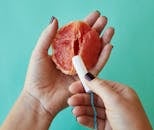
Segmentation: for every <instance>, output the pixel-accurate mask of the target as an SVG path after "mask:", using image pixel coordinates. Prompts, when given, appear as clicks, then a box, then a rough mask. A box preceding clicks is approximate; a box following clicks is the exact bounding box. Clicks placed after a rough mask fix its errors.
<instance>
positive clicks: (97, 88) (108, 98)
mask: <svg viewBox="0 0 154 130" xmlns="http://www.w3.org/2000/svg"><path fill="white" fill-rule="evenodd" d="M85 78H86V79H88V78H89V79H88V80H90V77H89V76H88V75H86V76H85ZM88 80H85V82H86V83H87V85H88V87H89V89H90V90H91V91H93V92H94V93H95V94H97V95H98V96H100V97H101V99H102V100H103V102H104V106H105V108H108V107H109V106H111V105H112V106H114V105H115V104H116V103H119V101H120V100H121V98H120V96H119V94H118V93H117V92H115V91H114V90H113V89H112V87H111V86H110V85H109V84H107V83H106V82H105V81H104V80H101V79H98V78H95V79H93V80H91V81H88ZM121 101H122V100H121Z"/></svg>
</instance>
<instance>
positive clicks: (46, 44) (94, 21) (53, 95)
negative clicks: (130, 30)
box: [1, 11, 114, 130]
mask: <svg viewBox="0 0 154 130" xmlns="http://www.w3.org/2000/svg"><path fill="white" fill-rule="evenodd" d="M84 21H85V22H86V23H88V24H89V25H90V26H91V27H92V28H94V29H96V30H97V31H98V33H100V34H101V32H102V30H103V29H104V27H105V25H106V23H107V19H106V18H105V17H104V16H101V15H100V13H99V12H98V11H94V12H92V13H91V14H89V15H88V16H87V17H86V18H85V19H84ZM57 29H58V21H57V19H54V20H53V21H52V22H51V23H50V24H49V25H48V26H47V28H46V29H45V30H44V31H43V32H42V34H41V36H40V38H39V40H38V42H37V44H36V47H35V48H34V50H33V52H32V56H31V59H30V63H29V67H28V70H27V75H26V79H25V84H24V88H23V90H22V92H21V94H20V96H19V98H18V100H17V101H16V103H15V105H14V106H13V108H12V110H11V111H10V113H9V114H8V116H7V118H6V120H5V121H4V123H3V124H2V126H1V129H2V130H10V129H11V130H18V129H19V130H27V129H28V130H46V129H48V128H49V126H50V124H51V122H52V120H53V119H54V117H55V116H56V114H57V113H58V112H59V111H61V110H62V109H64V108H66V107H67V106H68V104H67V99H68V97H69V96H71V93H70V92H69V91H68V88H69V85H70V84H71V83H73V82H74V81H76V80H78V78H77V76H67V75H64V74H63V73H61V72H60V71H59V70H57V69H56V66H55V64H54V63H53V62H52V59H51V55H49V54H48V50H49V48H50V44H51V43H52V40H53V38H54V36H55V34H56V32H57ZM113 34H114V29H113V28H111V27H110V28H108V29H106V31H105V32H104V34H103V35H102V36H100V37H101V39H102V44H103V45H104V47H103V48H102V52H101V54H100V57H99V59H98V62H97V64H96V66H94V68H92V69H91V70H90V71H91V72H92V73H93V74H95V75H97V74H98V73H99V71H100V70H101V69H102V68H103V67H104V65H105V63H106V61H107V59H108V58H109V56H110V53H111V50H112V45H111V44H109V43H110V40H111V38H112V36H113Z"/></svg>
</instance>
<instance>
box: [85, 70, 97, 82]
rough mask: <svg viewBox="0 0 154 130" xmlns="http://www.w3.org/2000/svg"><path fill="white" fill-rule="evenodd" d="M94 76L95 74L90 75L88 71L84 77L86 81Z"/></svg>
mask: <svg viewBox="0 0 154 130" xmlns="http://www.w3.org/2000/svg"><path fill="white" fill-rule="evenodd" d="M94 78H95V76H94V75H92V74H91V73H89V72H88V73H87V74H86V75H85V79H86V80H88V81H91V80H93V79H94Z"/></svg>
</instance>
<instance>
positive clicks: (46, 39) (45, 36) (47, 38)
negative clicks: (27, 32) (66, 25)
mask: <svg viewBox="0 0 154 130" xmlns="http://www.w3.org/2000/svg"><path fill="white" fill-rule="evenodd" d="M57 29H58V21H57V19H56V18H54V19H53V21H52V23H50V24H49V25H48V26H47V28H46V29H45V30H44V31H43V32H42V34H41V36H40V38H39V40H38V42H37V45H36V47H35V49H34V51H35V52H36V53H38V52H39V53H45V54H48V49H49V47H50V45H51V42H52V39H53V38H54V36H55V34H56V32H57Z"/></svg>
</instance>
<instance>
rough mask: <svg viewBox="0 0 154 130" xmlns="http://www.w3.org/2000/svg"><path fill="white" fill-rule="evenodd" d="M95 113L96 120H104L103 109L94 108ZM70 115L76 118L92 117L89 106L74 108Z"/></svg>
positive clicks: (92, 113)
mask: <svg viewBox="0 0 154 130" xmlns="http://www.w3.org/2000/svg"><path fill="white" fill-rule="evenodd" d="M96 111H97V118H100V119H103V120H104V119H105V118H106V116H105V109H104V108H100V107H96ZM72 113H73V114H74V115H75V116H76V117H78V116H83V115H86V116H92V117H94V112H93V109H92V107H91V106H76V107H74V109H73V111H72Z"/></svg>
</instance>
